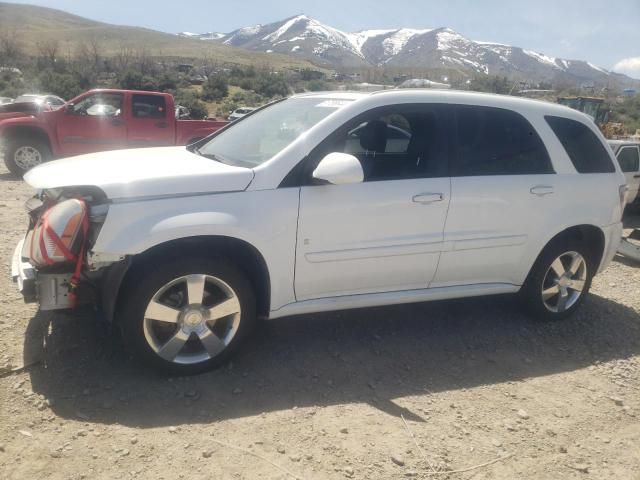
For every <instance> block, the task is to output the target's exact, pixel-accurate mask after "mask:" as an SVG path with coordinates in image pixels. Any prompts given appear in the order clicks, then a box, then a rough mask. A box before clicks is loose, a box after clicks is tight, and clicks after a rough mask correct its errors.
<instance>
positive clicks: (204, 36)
mask: <svg viewBox="0 0 640 480" xmlns="http://www.w3.org/2000/svg"><path fill="white" fill-rule="evenodd" d="M226 35H227V34H226V33H219V32H207V33H192V32H180V33H178V36H179V37H186V38H195V39H197V40H220V39H221V38H224V37H226Z"/></svg>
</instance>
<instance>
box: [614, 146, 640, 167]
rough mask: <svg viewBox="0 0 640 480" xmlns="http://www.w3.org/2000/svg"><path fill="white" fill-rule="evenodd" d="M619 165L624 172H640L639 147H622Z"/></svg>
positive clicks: (619, 154)
mask: <svg viewBox="0 0 640 480" xmlns="http://www.w3.org/2000/svg"><path fill="white" fill-rule="evenodd" d="M618 163H619V164H620V168H621V169H622V171H623V172H637V171H638V170H640V157H639V156H638V147H622V148H621V149H620V152H619V153H618Z"/></svg>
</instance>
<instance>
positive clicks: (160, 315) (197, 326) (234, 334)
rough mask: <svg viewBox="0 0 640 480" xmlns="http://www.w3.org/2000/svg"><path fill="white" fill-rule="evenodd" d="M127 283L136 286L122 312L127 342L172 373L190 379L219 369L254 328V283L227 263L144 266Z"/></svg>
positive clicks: (189, 261)
mask: <svg viewBox="0 0 640 480" xmlns="http://www.w3.org/2000/svg"><path fill="white" fill-rule="evenodd" d="M149 267H150V268H149ZM127 284H128V285H130V286H132V288H130V289H129V291H128V292H127V293H128V294H127V295H126V297H125V299H124V301H123V302H122V305H121V310H120V312H121V316H120V317H121V318H120V322H121V323H120V326H121V331H122V335H123V340H124V343H125V345H126V346H127V347H128V349H129V350H130V351H131V353H133V354H134V355H135V356H137V357H139V358H141V359H142V360H143V361H145V362H146V363H148V364H150V365H151V366H153V367H155V368H159V369H162V370H164V371H166V372H168V373H172V374H179V375H192V374H196V373H200V372H204V371H206V370H210V369H213V368H215V367H217V366H219V365H221V364H222V363H223V362H224V361H225V360H227V359H228V358H229V357H230V356H231V355H232V354H233V353H234V352H235V351H236V349H237V348H238V346H239V345H240V344H241V342H242V340H243V339H244V338H245V337H246V335H247V334H248V333H249V332H250V331H251V330H252V328H253V326H254V324H255V318H256V305H255V296H254V293H253V289H252V287H251V283H250V281H249V279H248V278H247V276H246V274H245V273H244V272H243V271H242V270H241V269H239V268H238V267H237V266H235V265H234V264H232V263H230V262H228V261H227V260H225V259H211V258H195V257H194V258H189V259H179V260H174V261H171V262H169V263H166V264H161V265H158V266H156V267H151V266H150V265H143V266H142V268H141V269H140V270H139V271H138V273H137V274H135V273H134V278H133V279H132V281H131V282H127Z"/></svg>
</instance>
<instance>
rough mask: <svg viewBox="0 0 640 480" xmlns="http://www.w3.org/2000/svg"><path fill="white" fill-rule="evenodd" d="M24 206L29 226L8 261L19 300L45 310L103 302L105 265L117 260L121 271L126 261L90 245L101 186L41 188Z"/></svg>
mask: <svg viewBox="0 0 640 480" xmlns="http://www.w3.org/2000/svg"><path fill="white" fill-rule="evenodd" d="M25 207H26V210H27V213H28V216H29V227H28V231H27V234H26V236H25V237H24V239H23V240H21V241H20V242H19V243H18V245H17V246H16V249H15V251H14V254H13V258H12V264H11V267H12V268H11V275H12V278H13V280H14V282H16V283H17V284H18V289H19V291H20V292H21V293H22V295H23V297H24V300H25V302H27V303H32V302H37V303H38V304H39V306H40V309H41V310H45V311H47V310H63V309H72V308H76V307H78V306H82V305H96V306H103V307H104V305H103V303H104V301H103V300H104V299H103V298H102V292H104V291H105V290H103V289H102V288H100V284H101V283H103V282H104V281H105V278H106V276H105V271H106V268H107V267H111V266H113V265H114V264H117V263H121V264H122V268H121V270H122V274H123V275H124V272H126V263H127V262H126V261H125V258H124V256H114V255H108V256H105V255H104V254H103V255H100V254H97V253H95V252H93V251H92V247H93V245H94V244H95V242H96V239H97V237H98V234H99V232H100V229H101V228H102V225H103V224H104V221H105V219H106V216H107V213H108V210H109V200H108V199H107V197H106V195H105V194H104V192H103V191H102V190H100V188H98V187H95V186H88V187H67V188H57V189H43V190H40V191H38V192H37V194H36V195H35V196H34V197H32V198H30V199H29V200H28V201H27V202H26V205H25ZM107 257H108V258H107Z"/></svg>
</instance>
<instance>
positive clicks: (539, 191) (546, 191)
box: [530, 185, 554, 197]
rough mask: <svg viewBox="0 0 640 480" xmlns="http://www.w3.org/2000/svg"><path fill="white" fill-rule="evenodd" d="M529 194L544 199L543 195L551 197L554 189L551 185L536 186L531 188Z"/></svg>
mask: <svg viewBox="0 0 640 480" xmlns="http://www.w3.org/2000/svg"><path fill="white" fill-rule="evenodd" d="M530 192H531V193H532V194H533V195H537V196H539V197H544V196H545V195H551V194H552V193H553V192H554V189H553V187H552V186H551V185H536V186H535V187H531V190H530Z"/></svg>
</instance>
